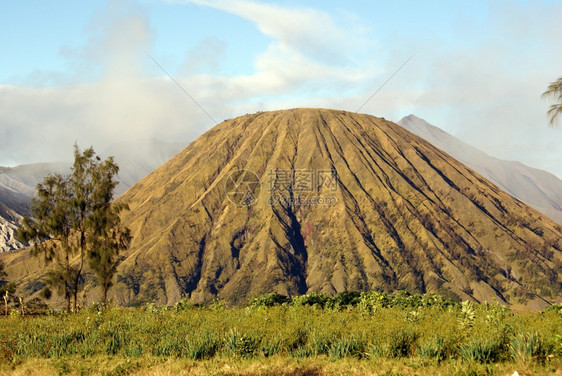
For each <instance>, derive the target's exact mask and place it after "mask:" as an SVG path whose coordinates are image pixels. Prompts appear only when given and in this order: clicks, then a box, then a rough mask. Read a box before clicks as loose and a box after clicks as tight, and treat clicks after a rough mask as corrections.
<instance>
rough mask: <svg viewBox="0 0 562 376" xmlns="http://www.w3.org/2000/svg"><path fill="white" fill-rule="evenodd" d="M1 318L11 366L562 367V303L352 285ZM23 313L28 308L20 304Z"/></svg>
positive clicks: (279, 370) (404, 371)
mask: <svg viewBox="0 0 562 376" xmlns="http://www.w3.org/2000/svg"><path fill="white" fill-rule="evenodd" d="M286 300H287V299H284V298H283V297H280V296H274V295H270V296H266V297H262V298H259V299H255V300H254V301H253V302H251V303H250V305H249V306H247V307H236V308H226V307H224V306H223V305H221V304H220V303H215V304H211V305H208V306H202V307H197V306H192V305H190V304H188V303H187V302H185V301H181V302H180V303H178V304H176V306H174V307H156V306H155V305H153V304H149V305H146V306H145V307H142V308H131V309H124V308H105V309H102V310H98V307H96V306H92V307H90V308H89V309H85V310H82V311H81V312H80V313H77V314H62V313H50V314H46V315H40V316H25V317H22V316H21V315H20V314H16V313H14V314H11V315H9V316H8V317H5V316H3V317H2V318H1V319H0V325H1V327H0V374H15V375H18V374H19V375H35V374H42V375H43V374H60V375H63V374H70V375H177V374H194V375H207V374H212V375H332V374H335V375H349V374H355V375H363V374H372V375H432V374H435V375H512V374H513V373H514V371H516V370H517V371H518V372H519V374H520V375H541V374H545V375H546V374H549V375H552V374H558V375H559V374H562V373H561V371H560V369H561V368H562V307H560V306H555V307H553V308H550V309H547V310H545V311H543V312H536V313H516V314H514V313H512V312H511V311H510V310H509V309H507V308H504V307H501V306H497V305H488V304H485V305H474V304H471V303H467V302H465V303H462V304H457V303H452V302H449V301H444V300H443V299H442V298H440V297H438V296H434V295H427V296H419V295H414V296H408V295H407V294H401V295H400V294H399V295H386V294H381V293H363V294H361V295H359V294H341V295H339V296H336V298H333V299H328V298H326V297H324V296H321V295H315V294H311V295H305V296H303V297H298V298H295V299H293V300H292V301H286ZM14 312H16V311H14Z"/></svg>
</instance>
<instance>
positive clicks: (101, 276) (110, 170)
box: [88, 158, 131, 304]
mask: <svg viewBox="0 0 562 376" xmlns="http://www.w3.org/2000/svg"><path fill="white" fill-rule="evenodd" d="M117 172H118V168H117V165H115V164H114V163H113V159H112V158H110V159H108V160H107V161H105V162H104V163H103V164H101V165H100V168H99V169H98V170H96V173H95V174H93V176H92V178H93V182H94V187H95V188H94V191H93V192H92V196H93V198H94V202H95V203H96V205H95V206H94V207H93V210H92V214H91V216H90V217H89V219H88V228H89V229H90V233H89V236H88V241H89V243H90V245H91V247H90V249H89V251H88V262H89V265H90V268H91V269H92V271H93V272H94V274H95V275H96V278H97V279H98V282H99V284H100V286H101V288H102V302H103V303H104V304H107V293H108V291H109V288H110V287H111V286H112V285H113V276H114V274H115V272H116V270H117V269H116V267H117V261H118V260H117V257H118V255H119V252H120V251H121V250H124V249H127V248H128V247H129V244H130V241H131V235H130V231H129V229H128V228H126V227H123V226H121V218H120V216H119V214H120V213H121V212H122V211H123V210H128V209H129V207H128V206H127V204H125V203H122V202H119V203H112V199H113V190H114V189H115V186H116V184H117V183H116V182H115V181H114V180H113V176H114V175H115V174H116V173H117Z"/></svg>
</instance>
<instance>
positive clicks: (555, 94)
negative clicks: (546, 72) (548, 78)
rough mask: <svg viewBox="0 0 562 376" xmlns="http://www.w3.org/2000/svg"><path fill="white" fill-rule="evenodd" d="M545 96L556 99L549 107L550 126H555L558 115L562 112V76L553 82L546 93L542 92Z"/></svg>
mask: <svg viewBox="0 0 562 376" xmlns="http://www.w3.org/2000/svg"><path fill="white" fill-rule="evenodd" d="M542 97H543V98H551V99H553V100H554V102H555V103H554V104H552V105H550V108H549V109H548V112H547V114H548V116H549V117H550V119H549V124H550V126H554V125H555V124H556V121H557V120H558V116H559V115H560V114H562V77H559V78H558V79H557V80H556V81H554V82H551V83H550V85H548V88H547V89H546V91H545V92H544V93H542Z"/></svg>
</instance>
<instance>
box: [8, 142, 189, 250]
mask: <svg viewBox="0 0 562 376" xmlns="http://www.w3.org/2000/svg"><path fill="white" fill-rule="evenodd" d="M185 145H186V143H183V142H164V141H160V140H155V139H152V140H142V141H139V142H135V143H126V142H123V143H119V144H113V145H111V146H109V147H108V148H107V149H105V150H104V151H102V152H100V155H101V157H102V158H106V157H108V156H110V155H112V156H114V157H115V160H116V161H117V163H118V165H119V167H120V170H119V175H118V181H119V184H118V185H117V187H116V195H117V196H119V195H121V194H122V193H123V192H125V191H126V190H127V189H128V188H130V187H131V186H132V185H133V184H135V183H136V182H137V181H139V180H140V179H142V178H143V177H145V176H146V175H147V174H148V173H150V172H152V171H153V170H154V169H156V168H157V167H158V166H160V165H162V164H163V163H164V162H166V161H168V160H169V159H170V158H171V157H172V156H173V155H175V154H176V153H177V152H178V151H180V150H181V149H183V148H184V147H185ZM71 150H72V149H71V145H69V153H70V151H71ZM71 165H72V164H71V163H70V162H56V163H36V164H28V165H22V166H17V167H11V168H10V167H0V252H6V251H11V250H15V249H19V248H22V247H23V245H22V244H21V243H19V242H18V241H17V240H15V238H14V235H15V230H16V228H17V227H18V225H19V221H20V220H21V218H22V216H25V215H29V214H30V211H29V210H30V201H31V198H32V197H33V195H34V194H35V189H36V186H37V184H38V183H40V182H42V181H43V179H44V178H45V176H47V175H48V174H49V173H53V172H57V173H68V172H69V171H70V168H71Z"/></svg>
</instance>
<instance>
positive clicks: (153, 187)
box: [116, 109, 562, 304]
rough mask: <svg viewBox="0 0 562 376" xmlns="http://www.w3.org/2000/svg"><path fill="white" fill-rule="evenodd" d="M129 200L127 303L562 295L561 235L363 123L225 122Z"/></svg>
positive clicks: (287, 115) (487, 186)
mask: <svg viewBox="0 0 562 376" xmlns="http://www.w3.org/2000/svg"><path fill="white" fill-rule="evenodd" d="M244 171H245V172H244ZM122 199H123V200H125V201H127V202H129V204H130V207H131V211H130V212H129V213H128V214H126V216H125V218H124V221H125V223H127V224H128V225H129V226H130V228H131V229H132V232H133V235H134V242H133V245H132V248H131V250H130V252H129V253H128V254H127V255H126V258H125V260H124V261H123V263H122V264H121V266H120V268H119V271H120V276H119V282H118V284H117V285H116V290H117V291H118V292H119V293H118V296H119V298H120V300H121V302H122V303H132V302H138V301H148V300H150V301H152V300H156V301H159V302H163V303H168V304H171V303H173V302H175V301H177V300H178V299H179V298H180V296H181V295H182V294H188V295H191V297H192V298H193V299H194V300H195V301H208V300H211V299H213V298H214V297H219V298H224V299H227V300H230V301H240V300H244V299H248V298H250V297H251V296H253V295H256V294H260V293H265V292H272V291H273V292H278V293H283V294H302V293H307V292H312V291H319V292H324V293H329V294H332V293H336V292H339V291H343V290H366V289H385V290H393V289H408V290H411V291H421V292H423V291H436V292H441V293H445V294H449V295H456V296H459V297H461V298H463V299H464V298H467V297H468V296H469V295H470V296H472V297H474V298H475V299H477V300H483V299H492V298H493V299H498V300H504V299H505V300H517V299H518V298H529V297H531V296H532V295H533V294H538V295H540V296H542V297H543V298H545V299H548V300H556V299H559V298H560V295H561V294H560V292H561V279H560V275H559V274H558V271H559V270H560V265H562V241H561V240H560V239H561V238H562V229H561V228H560V226H559V225H557V224H555V223H554V222H552V221H551V220H549V219H547V218H546V217H544V216H543V215H541V214H540V213H538V212H536V211H535V210H533V209H531V208H529V207H527V206H525V205H524V204H522V203H521V202H519V201H517V200H516V199H514V198H513V197H511V196H509V195H508V194H506V193H504V192H502V191H501V190H500V189H498V188H497V187H496V186H495V185H493V184H491V183H490V182H488V181H487V180H485V179H484V178H482V177H481V176H479V175H477V174H476V173H475V172H473V171H472V170H470V169H469V168H467V167H466V166H464V165H463V164H461V163H459V162H457V161H456V160H454V159H452V158H451V157H450V156H448V155H447V154H445V153H444V152H442V151H440V150H438V149H436V148H435V147H433V146H432V145H430V144H429V143H427V142H426V141H424V140H422V139H420V138H419V137H417V136H415V135H413V134H412V133H410V132H408V131H406V130H404V129H403V128H402V127H400V126H398V125H397V124H394V123H391V122H389V121H386V120H384V119H379V118H375V117H372V116H368V115H360V114H353V113H348V112H342V111H334V110H321V109H296V110H286V111H277V112H267V113H257V114H253V115H246V116H242V117H238V118H235V119H232V120H228V121H225V122H223V123H221V124H219V125H217V126H216V127H214V128H213V129H212V130H210V131H209V132H207V133H205V134H204V135H203V136H201V137H200V138H198V139H197V140H196V141H194V142H193V143H192V144H191V145H189V146H188V147H187V148H186V149H184V150H183V151H182V152H181V153H179V154H178V155H176V156H175V157H174V158H172V159H171V160H170V161H169V162H168V163H166V164H164V165H163V166H162V167H160V168H159V169H157V170H156V171H155V172H153V173H152V174H150V175H149V176H148V177H146V178H145V179H143V180H142V181H140V182H139V183H138V184H137V185H135V186H134V187H132V188H131V189H130V190H129V191H127V192H126V193H125V194H124V195H123V197H122Z"/></svg>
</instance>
